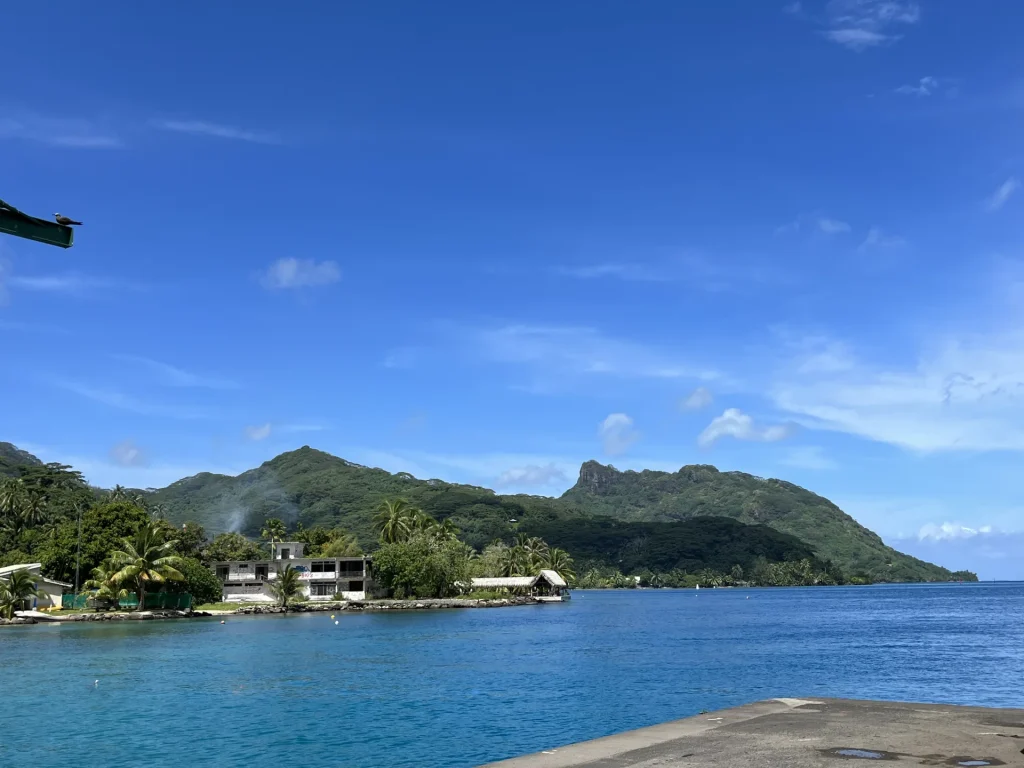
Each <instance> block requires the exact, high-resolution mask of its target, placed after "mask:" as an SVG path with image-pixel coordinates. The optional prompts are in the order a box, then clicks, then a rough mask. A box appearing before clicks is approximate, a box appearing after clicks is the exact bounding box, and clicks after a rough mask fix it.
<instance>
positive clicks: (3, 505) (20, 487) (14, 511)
mask: <svg viewBox="0 0 1024 768" xmlns="http://www.w3.org/2000/svg"><path fill="white" fill-rule="evenodd" d="M27 496H28V493H27V492H26V490H25V484H24V483H23V482H22V481H21V480H19V479H17V478H13V477H12V478H8V479H6V480H4V481H3V482H2V483H0V515H2V516H3V517H14V516H16V515H20V514H21V508H22V506H23V505H24V503H25V499H26V497H27Z"/></svg>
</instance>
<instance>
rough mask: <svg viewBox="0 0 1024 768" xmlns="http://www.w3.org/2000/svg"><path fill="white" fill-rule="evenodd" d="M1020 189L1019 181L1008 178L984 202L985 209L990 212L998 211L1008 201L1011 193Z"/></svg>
mask: <svg viewBox="0 0 1024 768" xmlns="http://www.w3.org/2000/svg"><path fill="white" fill-rule="evenodd" d="M1018 189H1020V181H1018V180H1017V179H1016V178H1012V177H1011V178H1009V179H1007V180H1006V181H1004V182H1003V183H1002V184H1000V185H999V189H997V190H996V191H995V192H994V193H993V194H992V197H990V198H989V199H988V200H987V201H985V207H986V208H988V210H990V211H998V210H999V209H1000V208H1002V207H1003V206H1004V205H1006V201H1007V200H1009V199H1010V198H1011V197H1012V196H1013V193H1014V192H1016V191H1017V190H1018Z"/></svg>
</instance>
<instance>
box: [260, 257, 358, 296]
mask: <svg viewBox="0 0 1024 768" xmlns="http://www.w3.org/2000/svg"><path fill="white" fill-rule="evenodd" d="M339 280H341V268H340V267H338V265H337V264H336V263H335V262H333V261H320V262H317V261H315V260H314V259H296V258H289V259H278V260H277V261H275V262H274V263H273V264H271V265H270V268H269V269H267V271H266V272H265V273H264V274H263V276H262V283H263V285H264V287H266V288H270V289H285V288H309V287H313V286H318V285H330V284H331V283H336V282H338V281H339Z"/></svg>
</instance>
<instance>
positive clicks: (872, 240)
mask: <svg viewBox="0 0 1024 768" xmlns="http://www.w3.org/2000/svg"><path fill="white" fill-rule="evenodd" d="M906 244H907V241H906V240H904V239H903V238H902V237H900V236H899V235H887V234H886V233H885V232H883V231H882V230H881V229H879V228H878V227H871V229H869V230H868V234H867V236H866V237H865V238H864V242H862V243H861V244H860V250H862V251H867V250H871V249H873V248H901V247H903V246H905V245H906Z"/></svg>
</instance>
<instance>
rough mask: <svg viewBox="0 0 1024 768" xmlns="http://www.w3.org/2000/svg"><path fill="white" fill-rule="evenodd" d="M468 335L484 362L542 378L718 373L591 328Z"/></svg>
mask: <svg viewBox="0 0 1024 768" xmlns="http://www.w3.org/2000/svg"><path fill="white" fill-rule="evenodd" d="M468 333H469V338H470V340H471V341H472V342H473V346H474V348H475V351H476V353H477V354H479V355H480V356H481V357H483V358H484V359H486V360H490V361H493V362H499V363H507V364H520V365H526V366H530V367H532V368H536V369H538V370H539V371H541V372H543V373H545V374H547V375H560V374H572V375H603V376H616V377H621V378H650V379H680V378H695V379H704V380H711V379H715V378H717V375H718V374H717V373H716V372H715V371H714V370H713V369H710V368H704V367H701V366H698V365H694V364H688V363H685V362H682V361H680V360H678V359H676V357H675V356H674V355H672V354H671V353H668V352H664V351H662V350H658V349H656V348H653V347H648V346H646V345H644V344H638V343H634V342H631V341H626V340H622V339H616V338H614V337H610V336H606V335H604V334H603V333H601V332H600V331H598V330H597V329H594V328H576V327H567V326H531V325H509V326H505V327H502V328H497V329H487V330H472V331H469V332H468Z"/></svg>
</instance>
